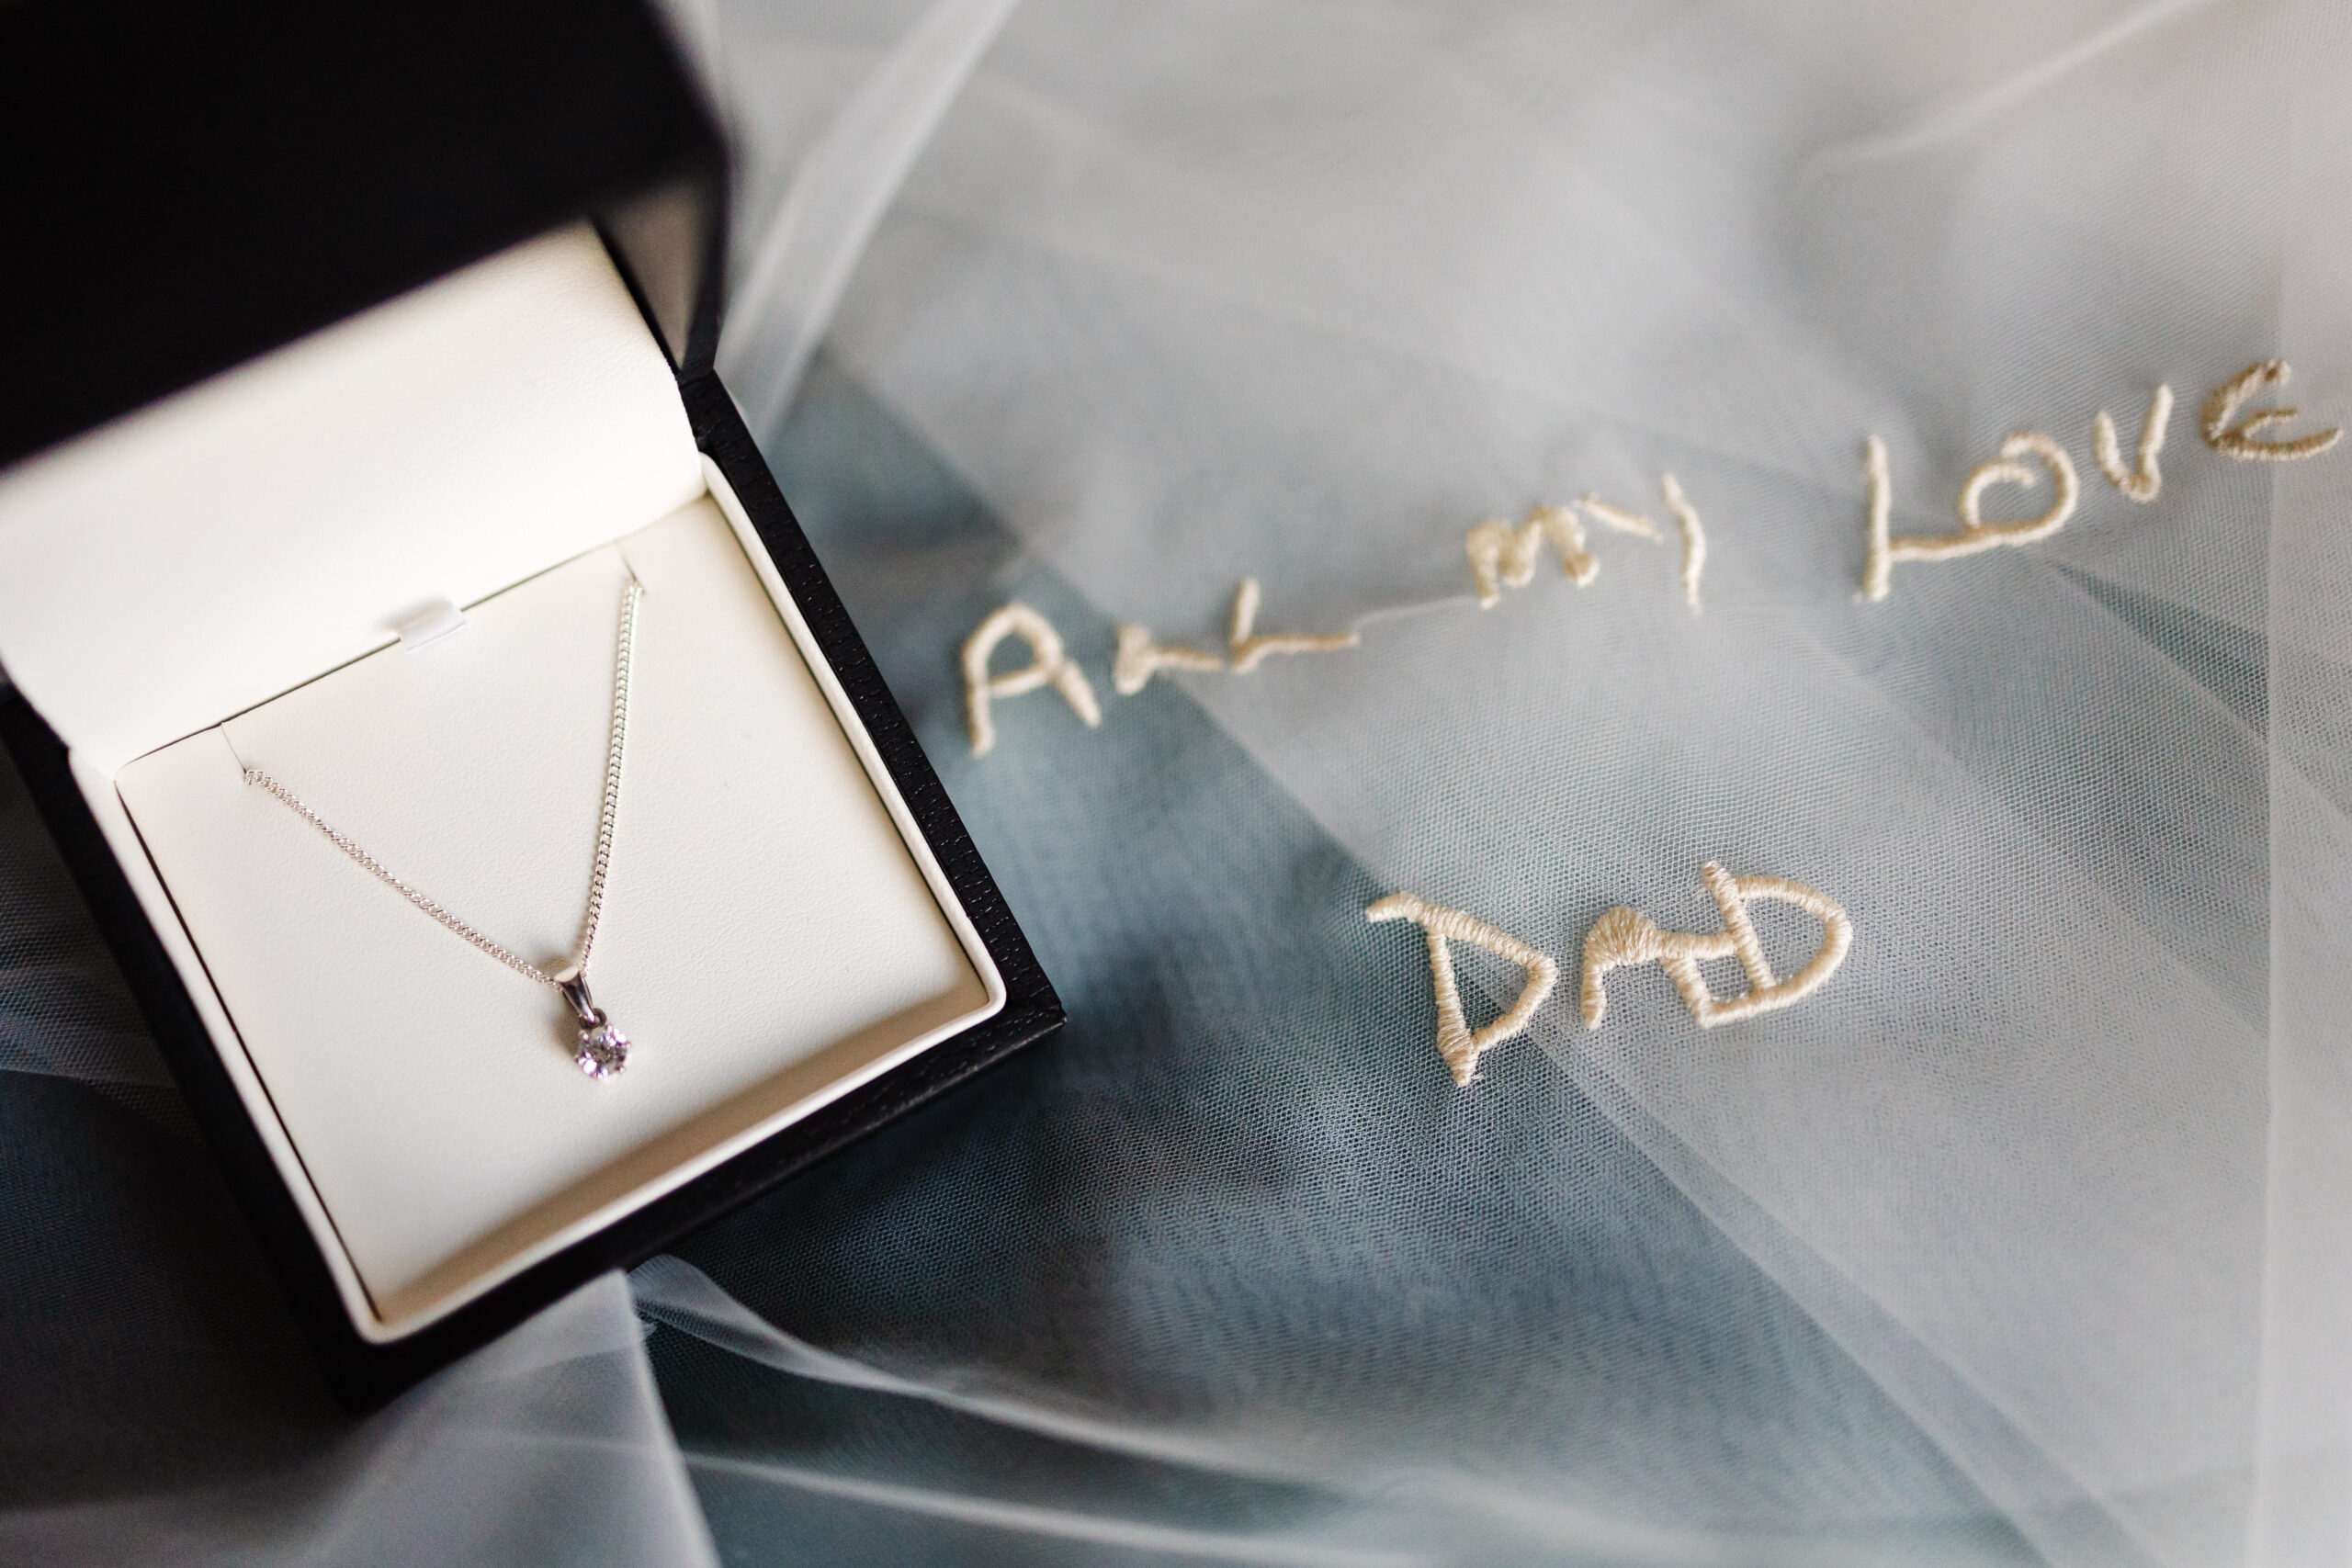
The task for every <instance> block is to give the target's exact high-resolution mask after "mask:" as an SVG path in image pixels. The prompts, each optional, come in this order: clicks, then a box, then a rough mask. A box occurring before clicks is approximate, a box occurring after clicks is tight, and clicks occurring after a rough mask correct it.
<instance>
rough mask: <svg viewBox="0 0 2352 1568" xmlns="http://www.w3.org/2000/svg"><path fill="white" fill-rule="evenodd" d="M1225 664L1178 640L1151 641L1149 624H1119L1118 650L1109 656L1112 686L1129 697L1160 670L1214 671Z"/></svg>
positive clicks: (1212, 655)
mask: <svg viewBox="0 0 2352 1568" xmlns="http://www.w3.org/2000/svg"><path fill="white" fill-rule="evenodd" d="M1224 668H1225V660H1222V659H1220V658H1218V657H1217V656H1216V654H1214V653H1210V652H1207V651H1205V650H1204V649H1197V648H1185V647H1183V646H1182V645H1181V644H1177V645H1169V646H1162V645H1161V644H1159V643H1156V642H1154V641H1152V640H1151V628H1150V627H1148V626H1121V627H1120V628H1119V650H1118V652H1117V653H1116V654H1114V655H1113V656H1112V660H1111V687H1112V689H1113V690H1114V691H1115V692H1117V693H1118V694H1119V695H1121V696H1123V697H1132V696H1134V695H1135V694H1136V693H1137V692H1140V691H1142V690H1143V689H1144V688H1145V687H1146V686H1148V685H1149V684H1150V683H1151V678H1152V677H1153V676H1154V675H1156V674H1158V673H1159V671H1162V670H1199V671H1218V670H1222V669H1224Z"/></svg>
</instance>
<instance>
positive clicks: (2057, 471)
mask: <svg viewBox="0 0 2352 1568" xmlns="http://www.w3.org/2000/svg"><path fill="white" fill-rule="evenodd" d="M1863 450H1864V467H1865V471H1866V472H1867V474H1868V476H1869V480H1870V559H1869V563H1868V564H1867V566H1865V568H1864V569H1863V573H1862V595H1863V597H1864V598H1867V599H1872V600H1876V599H1883V598H1885V597H1886V594H1887V587H1888V581H1887V580H1888V578H1889V576H1890V575H1891V574H1892V573H1893V571H1894V563H1895V562H1896V561H1899V560H1952V559H1955V558H1958V557H1961V556H1973V555H1974V554H1976V553H1977V552H1978V551H1979V550H1989V549H1992V548H1994V547H1996V546H2000V545H2030V544H2031V543H2033V541H2035V540H2036V539H2046V538H2048V537H2049V536H2051V535H2052V534H2055V533H2056V532H2057V531H2058V530H2059V529H2061V528H2064V526H2065V525H2066V519H2068V518H2069V517H2072V516H2073V515H2074V514H2075V502H2077V501H2078V500H2080V499H2081V495H2082V481H2081V480H2080V479H2078V478H2077V477H2076V476H2075V460H2074V459H2073V458H2072V457H2068V456H2066V449H2065V448H2064V446H2059V445H2058V443H2056V442H2055V441H2052V439H2051V438H2050V437H2049V436H2047V435H2044V434H2041V432H2040V431H2038V430H2020V431H2017V432H2015V433H2014V434H2011V435H2010V436H2009V438H2008V439H2007V440H2006V441H2004V442H2002V443H2001V455H2000V456H1999V457H1991V458H1987V459H1986V460H1985V461H1984V462H1982V463H1979V464H1977V465H1976V467H1974V468H1971V469H1970V470H1969V471H1968V478H1967V479H1965V480H1963V481H1962V484H1961V487H1960V498H1959V501H1958V502H1957V504H1956V510H1957V511H1958V512H1959V513H1960V530H1959V532H1957V533H1953V534H1941V535H1920V536H1908V537H1905V538H1899V539H1897V538H1889V537H1888V536H1887V522H1888V513H1889V512H1890V511H1891V510H1892V507H1893V500H1892V487H1891V486H1890V485H1889V484H1888V482H1887V475H1886V443H1885V442H1883V441H1882V440H1880V439H1879V438H1878V437H1877V436H1875V435H1873V436H1871V438H1870V440H1869V441H1868V443H1866V444H1865V446H1864V448H1863ZM2020 457H2039V458H2041V461H2042V463H2043V465H2044V466H2045V467H2047V468H2049V470H2050V477H2051V479H2052V480H2053V481H2054V483H2055V487H2056V490H2057V494H2056V495H2055V496H2053V497H2052V500H2051V502H2050V510H2049V511H2047V512H2045V513H2042V514H2041V516H2039V517H2020V518H2018V519H2017V520H2016V521H2015V522H2010V523H1987V522H1985V516H1984V513H1983V512H1982V510H1981V508H1982V505H1983V502H1984V495H1985V491H1986V490H1987V489H1989V488H1991V487H1992V486H1994V485H1996V484H2014V485H2031V484H2033V483H2034V482H2035V476H2034V472H2033V470H2032V469H2031V468H2027V467H2026V466H2025V465H2024V464H2023V463H2021V462H2019V461H2018V458H2020Z"/></svg>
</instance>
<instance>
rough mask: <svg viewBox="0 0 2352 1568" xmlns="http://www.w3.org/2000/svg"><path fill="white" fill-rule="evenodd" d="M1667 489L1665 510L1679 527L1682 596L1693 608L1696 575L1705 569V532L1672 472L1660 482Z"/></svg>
mask: <svg viewBox="0 0 2352 1568" xmlns="http://www.w3.org/2000/svg"><path fill="white" fill-rule="evenodd" d="M1660 488H1662V489H1663V490H1664V491H1666V509H1667V510H1668V512H1671V513H1674V521H1675V525H1677V526H1678V527H1679V528H1680V529H1681V530H1682V597H1683V598H1684V599H1685V600H1686V601H1688V602H1689V604H1690V605H1691V608H1692V609H1694V610H1695V609H1697V608H1698V607H1699V574H1700V573H1701V572H1702V571H1704V570H1706V568H1707V531H1706V530H1705V529H1704V528H1702V527H1701V526H1700V525H1699V514H1698V513H1696V512H1694V511H1692V510H1691V502H1689V501H1687V500H1685V499H1684V498H1683V494H1682V486H1681V484H1680V482H1679V481H1678V480H1677V479H1675V477H1674V476H1673V475H1672V474H1668V475H1667V476H1665V478H1664V479H1662V480H1661V481H1660Z"/></svg>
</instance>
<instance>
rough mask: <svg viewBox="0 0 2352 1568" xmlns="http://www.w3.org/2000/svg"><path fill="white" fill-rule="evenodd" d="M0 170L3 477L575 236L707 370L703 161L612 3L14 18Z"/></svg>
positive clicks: (719, 183) (646, 16)
mask: <svg viewBox="0 0 2352 1568" xmlns="http://www.w3.org/2000/svg"><path fill="white" fill-rule="evenodd" d="M0 146H5V147H6V148H8V149H9V155H8V157H7V158H6V160H5V161H4V162H0V210H6V213H7V215H8V227H9V242H8V243H7V244H6V245H5V246H0V298H5V299H6V300H7V301H8V309H7V310H6V311H5V312H0V366H5V367H6V376H5V377H0V467H6V465H8V464H10V463H12V462H14V461H16V460H17V459H18V458H20V457H25V456H27V455H28V454H30V453H33V452H36V451H39V450H40V449H41V448H43V447H47V446H53V445H55V444H56V443H58V442H60V441H62V440H64V439H65V438H66V437H68V436H71V435H74V434H78V433H80V432H82V431H84V430H86V429H89V428H91V427H92V426H94V425H96V424H99V423H104V422H105V421H107V420H109V419H112V418H115V417H116V416H118V415H120V414H123V413H127V412H130V410H132V409H135V408H138V407H140V406H141V405H143V404H145V403H148V402H151V401H153V400H155V399H158V398H161V397H164V396H166V395H168V394H170V393H172V392H175V391H177V390H179V389H181V388H183V387H186V386H189V385H191V384H193V383H195V382H197V381H198V380H201V379H202V378H205V377H207V376H210V375H213V374H216V373H217V372H220V371H221V370H225V369H227V368H229V367H231V366H233V365H239V364H242V363H243V362H244V361H246V360H249V359H252V358H253V357H254V356H255V355H260V354H262V353H264V352H266V350H269V349H272V348H275V347H277V346H278V345H280V344H286V343H289V342H292V341H293V340H294V339H296V338H299V337H301V336H304V335H306V334H307V333H311V332H314V331H316V330H318V329H320V328H322V327H324V326H327V325H329V324H330V323H332V322H334V321H342V320H343V319H345V317H347V316H350V315H352V314H354V313H355V312H356V311H359V310H364V309H366V308H367V307H368V306H371V305H375V304H377V303H379V302H380V301H382V300H385V299H391V298H392V297H393V296H395V295H398V294H401V293H404V292H406V291H407V290H409V289H412V288H417V287H419V286H421V285H423V284H425V283H428V282H430V281H432V280H433V279H435V278H436V277H440V276H443V275H445V274H447V273H449V272H452V271H454V270H456V269H457V268H458V267H460V266H463V265H466V264H467V263H469V262H472V261H476V260H479V259H480V258H481V257H484V256H487V255H490V254H494V253H496V252H499V251H503V250H505V249H506V248H508V247H509V246H511V245H514V244H516V243H520V242H522V241H524V240H526V239H529V238H530V237H532V236H534V235H537V234H541V233H544V232H546V231H548V230H551V229H554V228H556V227H558V226H559V225H560V224H563V223H565V222H567V221H570V220H573V219H576V218H580V217H583V216H584V217H588V218H592V219H594V220H595V221H596V222H597V225H598V227H599V229H600V231H602V232H603V233H604V235H605V239H606V242H607V243H609V244H611V245H612V246H613V247H614V249H615V250H616V252H618V253H619V254H621V255H622V256H623V257H624V258H625V261H626V264H627V267H628V272H629V274H630V280H631V284H632V287H633V288H635V289H636V291H637V293H638V296H639V305H640V306H641V307H642V308H643V309H644V310H645V311H646V314H647V315H648V317H649V318H650V319H651V320H652V321H654V322H656V323H657V325H658V327H659V330H660V335H661V337H662V343H663V346H664V348H665V349H666V350H667V352H668V354H669V355H670V358H671V360H672V362H673V364H675V365H677V366H679V367H682V369H684V370H685V371H687V372H689V373H691V372H692V371H693V370H695V369H698V368H701V367H706V366H707V365H708V364H709V362H710V355H711V351H712V346H713V340H714V338H715V336H716V303H717V300H716V289H715V287H714V286H715V284H716V282H717V277H718V254H719V246H720V241H721V237H722V219H723V203H724V191H725V182H724V167H725V159H724V155H723V152H722V146H721V142H720V140H719V137H718V133H717V131H716V130H714V129H713V126H712V122H711V118H710V116H709V114H708V113H707V110H706V108H705V107H704V105H703V103H702V100H701V98H700V96H699V94H698V92H697V89H696V87H695V85H694V83H693V81H692V78H691V77H690V76H689V74H688V73H687V71H686V70H685V68H684V64H683V62H681V61H680V59H679V57H678V55H677V52H676V51H675V49H674V48H673V43H672V40H671V39H670V38H669V37H668V36H667V34H666V32H665V30H664V28H663V27H662V23H661V22H660V21H659V20H658V19H657V18H656V17H654V16H653V15H652V14H651V13H650V12H649V11H648V10H647V9H646V8H645V6H643V5H642V4H640V3H639V0H492V3H490V4H475V3H472V0H336V3H335V4H334V5H314V4H304V3H301V0H255V3H253V4H240V5H235V6H188V5H181V4H175V3H174V0H16V3H14V4H11V5H8V6H0Z"/></svg>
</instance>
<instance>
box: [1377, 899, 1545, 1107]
mask: <svg viewBox="0 0 2352 1568" xmlns="http://www.w3.org/2000/svg"><path fill="white" fill-rule="evenodd" d="M1363 918H1364V919H1367V920H1370V921H1372V922H1373V923H1374V925H1378V924H1379V923H1380V922H1381V921H1383V920H1411V921H1412V922H1413V923H1414V924H1416V925H1418V926H1419V927H1420V928H1421V931H1422V932H1423V933H1424V934H1425V935H1426V936H1427V937H1428V938H1429V946H1430V986H1431V987H1432V988H1433V989H1434V990H1435V991H1436V993H1437V1050H1438V1055H1441V1056H1442V1057H1443V1058H1445V1065H1446V1067H1447V1068H1448V1070H1450V1071H1451V1072H1452V1073H1453V1081H1454V1082H1455V1083H1456V1084H1467V1083H1468V1082H1469V1081H1470V1080H1471V1079H1472V1078H1474V1077H1476V1076H1477V1073H1478V1058H1479V1057H1480V1056H1481V1055H1485V1054H1486V1053H1487V1051H1488V1050H1490V1049H1492V1048H1493V1047H1494V1046H1497V1045H1499V1044H1501V1043H1503V1042H1504V1041H1506V1040H1509V1039H1510V1038H1511V1036H1513V1035H1515V1034H1517V1033H1519V1032H1521V1030H1523V1029H1525V1028H1526V1027H1527V1026H1528V1024H1529V1022H1530V1021H1532V1020H1533V1019H1534V1017H1535V1014H1536V1010H1538V1009H1540V1008H1541V1007H1543V1005H1544V999H1545V998H1548V997H1549V996H1551V994H1552V987H1553V986H1554V984H1555V983H1556V982H1557V981H1558V979H1559V977H1560V966H1559V965H1558V964H1555V963H1554V962H1553V961H1552V957H1551V955H1550V954H1549V953H1539V952H1538V951H1536V950H1535V949H1534V948H1532V947H1530V946H1528V945H1527V943H1525V942H1521V941H1520V940H1519V939H1518V938H1517V937H1515V936H1512V935H1510V933H1509V932H1508V931H1498V930H1496V929H1495V928H1494V927H1493V926H1490V925H1488V924H1487V922H1486V921H1484V920H1482V919H1478V918H1477V917H1476V916H1475V915H1468V914H1464V913H1463V912H1462V911H1461V910H1460V909H1448V908H1443V907H1442V906H1440V905H1436V904H1425V903H1423V902H1422V901H1421V900H1420V899H1419V898H1416V897H1413V896H1412V895H1411V894H1410V893H1392V894H1390V895H1389V896H1388V897H1385V898H1383V899H1380V900H1378V901H1377V902H1376V903H1374V904H1372V905H1370V906H1369V907H1367V908H1365V910H1364V912H1363ZM1448 942H1475V943H1476V944H1477V945H1478V946H1480V947H1483V948H1485V949H1486V950H1487V952H1489V953H1494V954H1495V955H1496V956H1498V957H1499V958H1506V959H1509V960H1510V962H1511V963H1513V964H1518V965H1519V966H1520V967H1521V969H1523V970H1525V971H1526V972H1527V983H1526V984H1525V985H1523V986H1521V987H1520V988H1519V999H1518V1000H1517V1001H1514V1002H1512V1003H1511V1004H1510V1007H1509V1008H1507V1009H1505V1010H1504V1011H1503V1012H1502V1013H1501V1015H1500V1016H1498V1018H1497V1019H1496V1020H1495V1021H1493V1022H1492V1023H1489V1024H1487V1026H1486V1027H1485V1028H1484V1029H1477V1030H1474V1029H1472V1028H1471V1027H1470V1025H1469V1021H1468V1020H1466V1019H1464V1017H1463V1016H1462V990H1461V987H1459V986H1458V985H1456V984H1455V982H1454V978H1453V952H1452V951H1451V950H1450V949H1449V948H1448V947H1447V945H1446V944H1447V943H1448Z"/></svg>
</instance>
